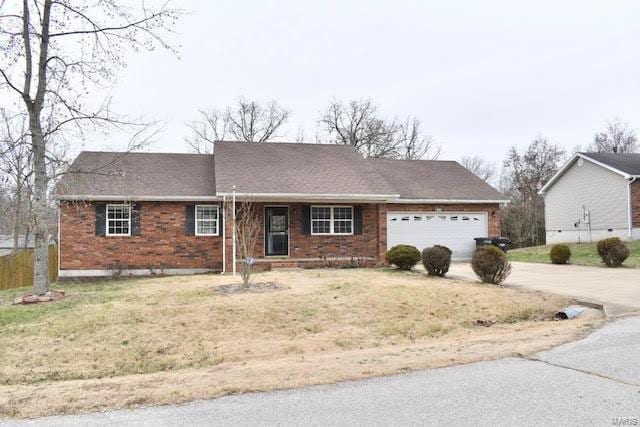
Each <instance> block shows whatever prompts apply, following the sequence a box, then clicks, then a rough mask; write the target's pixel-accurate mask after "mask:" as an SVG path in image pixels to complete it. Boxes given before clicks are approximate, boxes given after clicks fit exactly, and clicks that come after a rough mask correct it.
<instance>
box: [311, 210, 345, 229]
mask: <svg viewBox="0 0 640 427" xmlns="http://www.w3.org/2000/svg"><path fill="white" fill-rule="evenodd" d="M311 234H353V207H351V206H311Z"/></svg>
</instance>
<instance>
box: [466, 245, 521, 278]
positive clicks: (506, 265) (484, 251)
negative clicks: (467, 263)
mask: <svg viewBox="0 0 640 427" xmlns="http://www.w3.org/2000/svg"><path fill="white" fill-rule="evenodd" d="M471 267H472V268H473V271H474V272H475V273H476V275H477V276H478V277H479V278H480V280H482V281H483V282H485V283H493V284H494V285H497V284H499V283H502V282H503V281H504V280H505V279H506V278H507V276H509V274H510V273H511V263H510V262H509V260H508V259H507V256H506V255H505V253H504V252H502V251H501V250H500V249H498V248H496V247H495V246H480V247H479V248H478V249H476V253H475V254H474V255H473V259H472V260H471Z"/></svg>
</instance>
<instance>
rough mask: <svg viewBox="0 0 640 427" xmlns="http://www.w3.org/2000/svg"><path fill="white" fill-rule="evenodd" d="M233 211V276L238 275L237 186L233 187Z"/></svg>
mask: <svg viewBox="0 0 640 427" xmlns="http://www.w3.org/2000/svg"><path fill="white" fill-rule="evenodd" d="M231 209H232V210H233V212H232V216H233V232H232V240H233V241H232V248H233V249H232V251H233V270H232V271H233V275H234V276H235V275H236V186H235V185H234V186H233V203H232V206H231Z"/></svg>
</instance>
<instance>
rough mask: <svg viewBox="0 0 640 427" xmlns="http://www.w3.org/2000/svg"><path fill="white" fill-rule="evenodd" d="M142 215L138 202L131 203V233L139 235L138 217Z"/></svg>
mask: <svg viewBox="0 0 640 427" xmlns="http://www.w3.org/2000/svg"><path fill="white" fill-rule="evenodd" d="M141 217H142V210H141V208H140V203H131V235H132V236H139V235H140V221H141V220H140V218H141Z"/></svg>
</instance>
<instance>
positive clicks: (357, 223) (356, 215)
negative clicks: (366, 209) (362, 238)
mask: <svg viewBox="0 0 640 427" xmlns="http://www.w3.org/2000/svg"><path fill="white" fill-rule="evenodd" d="M353 234H362V206H354V207H353Z"/></svg>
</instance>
